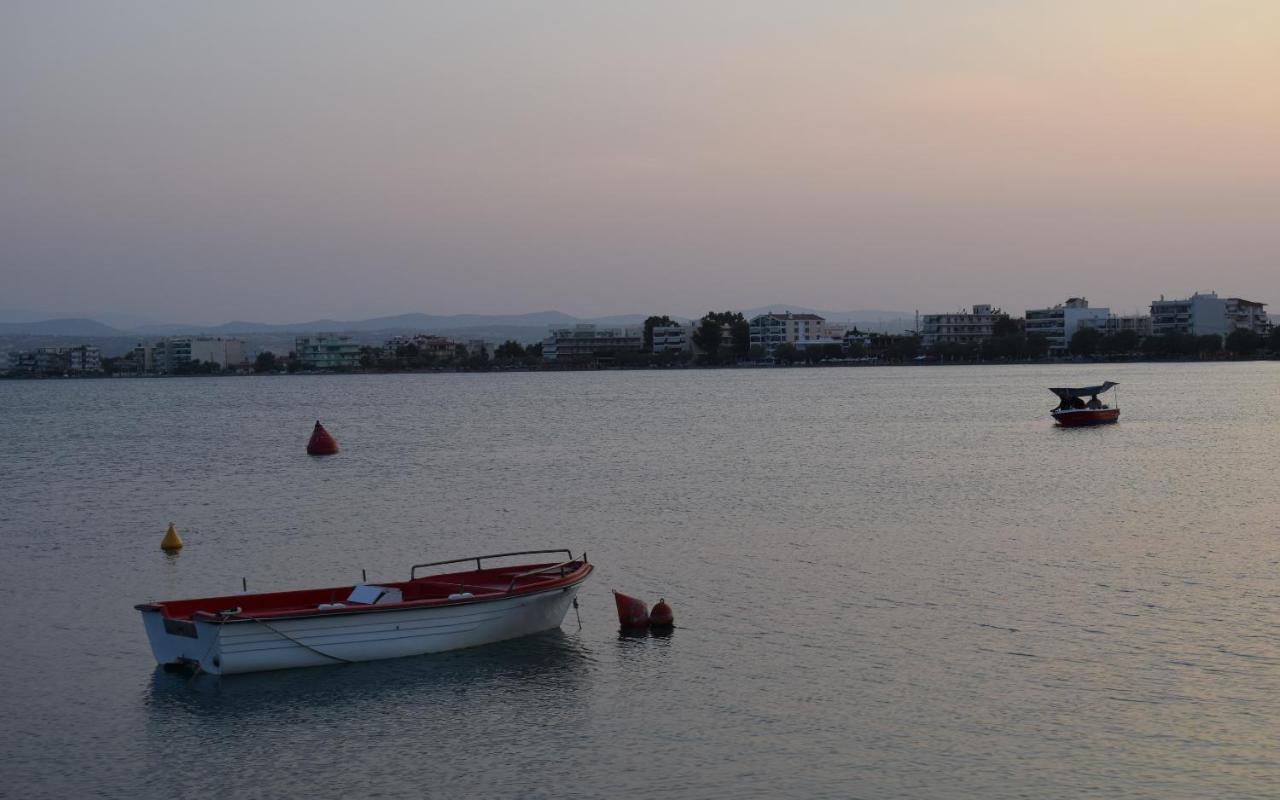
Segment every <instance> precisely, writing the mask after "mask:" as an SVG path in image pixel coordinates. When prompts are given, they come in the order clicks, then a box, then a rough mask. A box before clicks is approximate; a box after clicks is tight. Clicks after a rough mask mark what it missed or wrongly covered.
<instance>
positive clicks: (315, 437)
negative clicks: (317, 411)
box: [307, 420, 338, 456]
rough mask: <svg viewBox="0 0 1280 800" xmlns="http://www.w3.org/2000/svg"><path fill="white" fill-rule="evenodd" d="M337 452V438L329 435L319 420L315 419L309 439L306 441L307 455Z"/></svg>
mask: <svg viewBox="0 0 1280 800" xmlns="http://www.w3.org/2000/svg"><path fill="white" fill-rule="evenodd" d="M337 453H338V442H337V440H336V439H334V438H333V437H332V436H330V435H329V432H328V431H326V430H325V429H324V426H323V425H321V424H320V420H316V426H315V428H313V429H312V431H311V441H309V442H307V455H309V456H332V455H337Z"/></svg>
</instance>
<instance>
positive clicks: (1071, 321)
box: [1026, 297, 1111, 356]
mask: <svg viewBox="0 0 1280 800" xmlns="http://www.w3.org/2000/svg"><path fill="white" fill-rule="evenodd" d="M1110 318H1111V309H1109V308H1090V307H1089V301H1088V300H1086V299H1085V298H1083V297H1072V298H1069V299H1068V300H1067V302H1065V303H1059V304H1058V305H1056V306H1054V307H1052V308H1028V309H1027V311H1026V332H1027V333H1028V334H1032V333H1039V334H1042V335H1044V337H1045V338H1047V339H1048V340H1049V354H1050V355H1055V356H1056V355H1062V354H1063V353H1065V352H1067V348H1068V347H1069V346H1070V345H1071V337H1072V336H1075V335H1076V331H1078V330H1080V329H1081V328H1097V329H1098V330H1100V331H1103V332H1105V331H1106V330H1107V321H1108V320H1109V319H1110Z"/></svg>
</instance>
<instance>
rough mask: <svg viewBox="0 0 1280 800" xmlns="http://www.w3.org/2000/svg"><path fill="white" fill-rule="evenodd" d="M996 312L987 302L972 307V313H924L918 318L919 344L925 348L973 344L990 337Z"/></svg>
mask: <svg viewBox="0 0 1280 800" xmlns="http://www.w3.org/2000/svg"><path fill="white" fill-rule="evenodd" d="M995 321H996V312H995V311H993V310H992V307H991V306H990V305H989V304H985V303H984V304H981V305H976V306H974V307H973V312H972V313H966V312H964V311H956V312H954V313H951V314H925V315H924V316H923V317H921V320H920V344H921V346H923V347H925V348H932V347H936V346H938V345H940V344H974V343H977V342H982V341H985V340H987V339H990V338H991V334H992V330H993V329H994V327H995Z"/></svg>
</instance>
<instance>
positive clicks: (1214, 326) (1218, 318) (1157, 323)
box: [1151, 292, 1271, 336]
mask: <svg viewBox="0 0 1280 800" xmlns="http://www.w3.org/2000/svg"><path fill="white" fill-rule="evenodd" d="M1265 307H1266V303H1259V302H1256V301H1253V300H1245V299H1243V298H1239V297H1228V298H1221V297H1218V294H1217V292H1196V293H1195V294H1193V295H1191V296H1190V297H1188V298H1187V299H1185V300H1166V299H1164V296H1163V295H1161V297H1160V299H1159V300H1152V301H1151V331H1152V333H1153V334H1155V335H1156V336H1161V335H1163V334H1166V333H1184V334H1191V335H1192V336H1204V335H1206V334H1217V335H1219V336H1225V335H1227V334H1229V333H1231V332H1232V331H1234V330H1238V329H1244V330H1250V331H1253V332H1254V333H1256V334H1258V335H1260V336H1265V335H1267V333H1269V332H1270V330H1271V321H1270V319H1268V317H1267V312H1266V311H1265Z"/></svg>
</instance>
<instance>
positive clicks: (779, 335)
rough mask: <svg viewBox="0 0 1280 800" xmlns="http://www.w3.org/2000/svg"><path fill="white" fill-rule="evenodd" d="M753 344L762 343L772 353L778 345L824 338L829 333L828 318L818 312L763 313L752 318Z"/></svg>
mask: <svg viewBox="0 0 1280 800" xmlns="http://www.w3.org/2000/svg"><path fill="white" fill-rule="evenodd" d="M750 324H751V344H752V345H757V344H758V345H760V346H761V347H763V348H764V349H765V352H767V353H770V354H772V353H773V351H774V350H775V349H777V347H778V345H780V344H783V343H784V342H785V343H788V344H795V343H796V342H801V341H805V342H807V341H811V340H814V339H819V338H823V337H825V336H826V334H827V329H826V320H825V319H823V318H822V317H820V316H818V315H817V314H792V313H791V312H789V311H788V312H785V313H782V314H775V313H772V312H770V313H768V314H761V315H760V316H758V317H755V318H754V319H752V320H751V323H750Z"/></svg>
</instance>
